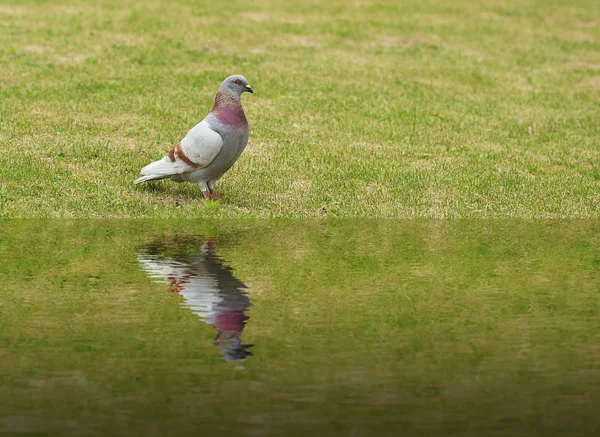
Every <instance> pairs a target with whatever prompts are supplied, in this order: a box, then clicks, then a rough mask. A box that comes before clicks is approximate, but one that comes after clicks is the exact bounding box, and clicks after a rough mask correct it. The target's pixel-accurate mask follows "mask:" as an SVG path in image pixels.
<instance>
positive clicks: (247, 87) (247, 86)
mask: <svg viewBox="0 0 600 437" xmlns="http://www.w3.org/2000/svg"><path fill="white" fill-rule="evenodd" d="M244 88H246V91H248V92H249V93H254V90H253V89H252V88H251V87H250V85H246V86H245V87H244Z"/></svg>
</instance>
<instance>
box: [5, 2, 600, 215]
mask: <svg viewBox="0 0 600 437" xmlns="http://www.w3.org/2000/svg"><path fill="white" fill-rule="evenodd" d="M572 3H573V2H567V1H556V2H547V1H528V2H517V1H509V2H504V1H503V2H500V1H486V2H481V3H479V4H474V3H473V2H468V1H457V2H452V3H451V4H448V5H446V4H445V3H443V2H437V1H410V2H392V1H384V2H377V3H375V2H368V1H364V2H353V3H349V2H344V1H341V0H336V1H329V2H327V3H326V4H325V5H323V4H322V2H275V1H268V0H263V1H258V2H241V1H232V2H228V4H227V6H223V5H221V4H220V3H218V2H205V3H200V4H194V3H191V2H185V1H176V2H157V1H150V2H137V1H130V0H123V1H119V2H116V1H114V2H110V1H108V2H104V1H103V2H100V1H76V2H75V1H73V2H60V3H58V2H35V3H34V2H30V1H11V2H10V4H8V3H4V4H1V5H0V32H2V34H3V35H4V36H5V37H4V43H3V44H2V45H1V46H0V216H3V217H24V216H27V217H41V216H62V217H94V216H104V217H144V216H152V217H195V216H209V217H210V216H217V217H218V216H254V217H261V216H316V215H328V216H342V217H348V216H372V217H528V218H531V217H597V216H598V215H599V212H600V167H599V162H600V152H599V150H600V140H599V139H600V131H599V129H600V127H599V121H600V104H599V98H598V96H599V94H600V76H599V75H600V27H599V23H600V6H599V4H598V2H595V1H592V0H590V1H579V2H576V4H575V5H573V4H572ZM231 73H241V74H244V75H245V76H246V77H247V78H248V80H249V82H250V83H251V84H252V86H253V87H254V89H255V91H256V93H255V94H254V95H250V96H244V106H245V109H246V113H247V116H248V119H249V121H250V125H251V128H252V134H251V138H250V143H249V146H248V148H247V151H246V152H245V154H244V155H243V156H242V158H241V159H240V161H239V162H238V164H236V166H235V167H234V168H233V169H232V171H230V172H229V173H228V174H227V175H226V176H225V177H224V178H223V179H222V180H221V182H220V183H219V185H218V186H217V188H218V192H219V194H220V196H221V200H220V201H219V203H217V204H211V205H206V204H205V203H204V202H203V201H202V200H201V198H202V196H201V193H200V191H199V189H198V188H197V187H196V186H193V185H191V184H174V183H171V182H159V183H155V184H154V185H146V186H136V187H134V186H133V185H132V181H133V180H134V179H135V178H136V177H137V176H138V171H139V169H140V168H141V167H142V166H143V165H145V164H146V163H148V162H150V161H151V160H154V159H158V158H160V157H161V156H162V155H164V153H165V152H166V151H167V150H168V149H169V148H170V147H171V146H172V145H173V144H175V143H176V142H178V141H179V140H180V139H181V138H182V137H183V135H185V133H186V132H187V130H188V129H189V128H190V127H192V126H193V125H194V124H195V123H197V122H198V121H199V120H201V119H202V118H203V117H204V116H205V115H206V113H207V111H208V110H209V109H210V107H211V104H212V100H213V97H214V93H215V90H216V88H217V86H218V85H219V83H220V81H221V80H222V79H223V78H224V77H226V76H227V75H229V74H231Z"/></svg>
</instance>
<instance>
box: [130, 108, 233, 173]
mask: <svg viewBox="0 0 600 437" xmlns="http://www.w3.org/2000/svg"><path fill="white" fill-rule="evenodd" d="M222 146H223V138H221V135H219V133H218V132H216V131H214V130H213V129H212V128H211V127H210V125H209V124H208V123H207V122H206V121H204V120H203V121H201V122H200V123H198V124H197V125H196V126H194V127H193V128H192V130H190V131H189V132H188V133H187V135H186V136H185V137H184V138H183V140H181V142H180V143H179V144H177V145H176V146H175V147H173V148H172V149H171V150H169V153H167V155H166V156H165V157H164V158H163V159H161V160H159V161H155V162H153V163H151V164H148V165H147V166H146V167H144V168H143V169H142V170H141V171H140V173H141V174H143V175H162V176H165V177H168V176H174V175H177V174H182V173H189V172H192V171H194V170H197V169H199V168H202V167H206V166H207V165H208V164H210V163H211V162H212V161H213V160H214V159H215V157H216V156H217V155H218V154H219V152H220V151H221V147H222Z"/></svg>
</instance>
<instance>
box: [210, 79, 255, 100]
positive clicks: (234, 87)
mask: <svg viewBox="0 0 600 437" xmlns="http://www.w3.org/2000/svg"><path fill="white" fill-rule="evenodd" d="M219 91H229V92H230V93H232V94H233V95H234V96H238V97H239V96H241V95H242V93H245V92H249V93H253V92H254V90H253V89H252V88H251V87H250V85H248V81H247V80H246V78H245V77H244V76H240V75H239V74H234V75H233V76H229V77H228V78H227V79H225V80H224V81H223V83H222V84H221V86H220V87H219Z"/></svg>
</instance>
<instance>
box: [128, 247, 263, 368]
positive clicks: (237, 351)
mask: <svg viewBox="0 0 600 437" xmlns="http://www.w3.org/2000/svg"><path fill="white" fill-rule="evenodd" d="M214 246H215V243H214V242H213V241H211V240H208V239H207V240H205V241H204V242H203V243H202V247H201V250H200V253H199V254H197V255H192V256H189V255H187V256H181V257H178V256H174V257H167V256H162V255H160V252H161V250H160V249H157V248H156V246H152V247H149V248H148V249H147V250H144V251H142V252H141V253H139V254H138V259H139V261H140V263H141V264H142V266H143V268H144V270H145V271H146V272H147V273H148V275H149V276H150V277H152V278H155V279H159V280H160V281H161V282H162V281H164V282H167V283H168V284H169V289H170V291H172V292H174V293H179V294H181V295H182V296H183V299H184V300H185V303H184V306H186V307H188V308H190V309H191V310H192V311H193V312H194V313H195V314H197V315H198V316H199V317H200V318H201V319H202V320H204V321H205V322H206V323H208V324H209V325H212V326H213V327H214V328H215V329H216V330H217V332H218V334H217V336H216V337H215V345H216V346H217V347H218V348H219V349H221V353H222V354H223V357H224V358H225V360H227V361H237V360H244V359H246V358H247V357H248V356H250V355H252V352H250V351H249V350H248V348H249V347H251V346H252V345H247V344H242V342H241V340H240V336H241V335H242V331H243V330H244V326H245V325H246V320H248V316H247V315H246V314H245V312H246V310H247V309H248V308H249V307H250V305H251V304H250V299H249V298H248V295H247V294H246V292H245V291H243V290H244V289H246V288H247V287H246V285H245V284H244V283H243V282H241V281H240V280H239V279H237V278H236V277H235V276H233V269H232V268H231V267H229V266H226V265H224V264H223V260H222V259H221V258H220V257H219V256H217V255H216V254H215V253H214Z"/></svg>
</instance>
